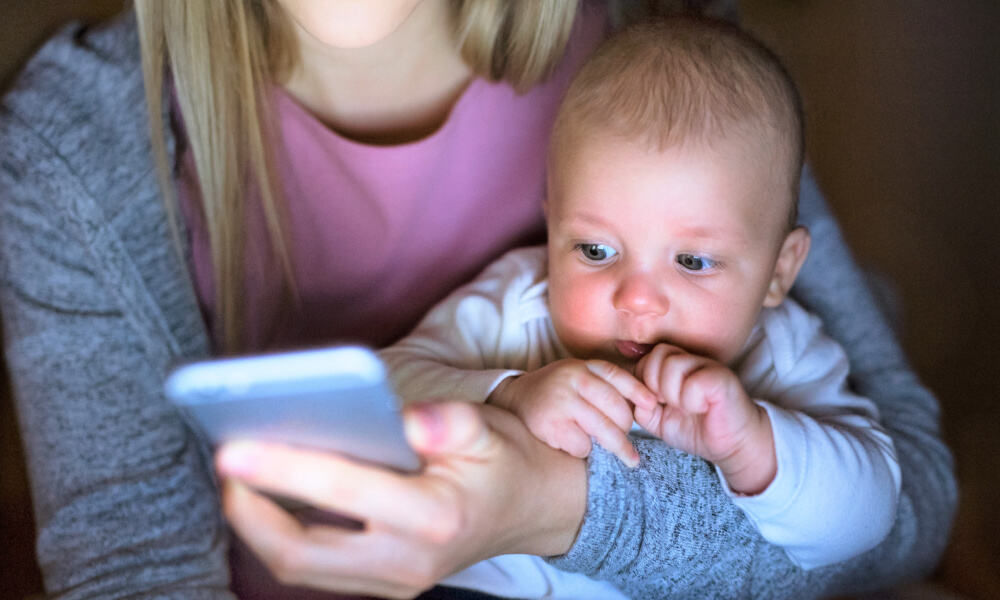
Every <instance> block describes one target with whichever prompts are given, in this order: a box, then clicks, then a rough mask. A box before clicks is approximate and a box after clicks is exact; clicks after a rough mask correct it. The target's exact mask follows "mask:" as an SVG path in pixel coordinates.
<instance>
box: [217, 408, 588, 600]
mask: <svg viewBox="0 0 1000 600" xmlns="http://www.w3.org/2000/svg"><path fill="white" fill-rule="evenodd" d="M404 419H405V424H406V433H407V438H408V440H409V442H410V444H411V446H413V448H414V449H415V450H416V451H417V452H418V453H420V454H421V455H422V456H423V457H424V461H425V468H424V469H423V471H422V472H420V473H418V474H415V475H407V474H399V473H396V472H392V471H388V470H385V469H380V468H378V467H372V466H368V465H363V464H360V463H356V462H353V461H351V460H349V459H346V458H343V457H339V456H335V455H330V454H323V453H318V452H311V451H306V450H300V449H294V448H289V447H285V446H279V445H273V444H262V443H251V442H235V443H230V444H227V445H225V446H223V447H222V448H221V449H220V450H219V452H218V454H217V456H216V462H217V468H218V470H219V473H220V474H221V476H222V477H223V478H224V480H225V483H224V486H223V509H224V511H225V514H226V516H227V517H228V519H229V521H230V523H231V524H232V526H233V527H234V529H235V530H236V532H237V533H238V534H239V536H240V537H241V538H243V540H244V541H245V542H246V543H247V545H248V546H249V547H250V548H251V549H252V550H253V551H254V552H255V553H256V554H257V555H258V556H259V557H260V558H261V560H262V561H263V562H264V563H265V564H266V565H267V566H268V568H269V569H270V570H271V571H272V573H273V574H274V575H275V576H276V577H277V578H278V579H279V580H280V581H282V582H283V583H285V584H288V585H298V586H307V587H312V588H317V589H325V590H331V591H337V592H342V593H363V594H373V595H378V596H384V597H392V598H410V597H413V596H416V595H417V594H419V593H420V592H421V591H423V590H424V589H426V588H429V587H431V586H433V585H434V584H435V582H437V581H438V580H440V579H442V578H444V577H446V576H448V575H450V574H452V573H454V572H456V571H459V570H461V569H462V568H464V567H466V566H468V565H471V564H473V563H475V562H478V561H479V560H482V559H485V558H489V557H491V556H495V555H498V554H507V553H529V554H538V555H543V556H544V555H557V554H563V553H565V552H566V551H567V550H568V549H569V547H570V546H571V544H572V543H573V540H574V539H575V537H576V533H577V530H578V529H579V526H580V523H581V521H582V520H583V514H584V511H585V509H586V494H587V487H586V485H587V484H586V477H587V474H586V465H585V464H584V462H583V461H581V460H579V459H575V458H573V457H571V456H569V455H567V454H565V453H563V452H560V451H557V450H553V449H551V448H549V447H548V446H546V445H545V444H543V443H542V442H540V441H538V440H537V439H535V438H534V436H532V435H531V434H530V433H529V432H528V431H527V430H526V429H525V427H524V425H523V424H522V423H521V422H520V420H519V419H517V417H515V416H513V415H512V414H510V413H508V412H507V411H504V410H501V409H498V408H494V407H490V406H483V405H473V404H466V403H450V402H449V403H440V404H423V405H414V406H411V407H410V408H408V409H407V411H406V413H405V414H404ZM251 488H253V489H251ZM255 490H261V491H263V492H271V493H276V494H280V495H282V496H287V497H290V498H294V499H297V500H301V501H304V502H307V503H309V504H312V505H313V506H316V507H318V508H321V509H324V510H328V511H331V512H334V513H338V514H342V515H345V516H348V517H351V518H354V519H356V520H358V521H361V522H363V523H364V525H365V527H364V529H363V530H361V531H352V530H347V529H339V528H335V527H330V526H326V525H302V524H301V523H299V521H297V520H296V519H295V518H294V517H292V516H291V515H289V514H288V513H287V512H285V511H284V510H282V509H281V508H279V507H278V506H277V505H276V504H275V503H274V502H273V501H272V500H270V499H268V498H267V497H265V496H263V495H261V494H260V493H258V492H257V491H255Z"/></svg>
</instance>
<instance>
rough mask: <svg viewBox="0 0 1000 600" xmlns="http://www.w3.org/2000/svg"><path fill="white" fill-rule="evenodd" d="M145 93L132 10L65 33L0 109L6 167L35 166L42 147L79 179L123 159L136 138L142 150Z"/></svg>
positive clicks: (27, 69)
mask: <svg viewBox="0 0 1000 600" xmlns="http://www.w3.org/2000/svg"><path fill="white" fill-rule="evenodd" d="M144 93H145V92H144V88H143V80H142V68H141V60H140V55H139V39H138V33H137V30H136V23H135V16H134V14H133V13H132V12H131V11H129V12H126V13H123V14H122V15H120V16H119V17H117V18H115V19H113V20H111V21H108V22H107V23H104V24H101V25H97V26H87V25H83V24H81V23H71V24H69V25H66V26H64V27H63V28H62V29H61V30H60V31H59V32H58V33H57V34H56V35H54V36H53V37H52V38H51V39H49V40H48V41H47V42H46V43H45V44H44V45H43V46H42V47H41V48H40V49H39V50H38V52H37V53H36V54H35V55H34V56H33V57H32V58H31V59H29V60H28V62H27V63H26V64H25V65H24V67H23V69H22V70H21V72H20V73H19V74H18V75H17V77H16V78H15V79H14V81H13V84H12V85H11V87H10V88H9V89H8V90H7V92H6V93H5V94H4V97H3V100H2V103H0V137H2V138H3V139H4V144H3V146H4V147H3V148H2V149H0V152H2V154H3V157H4V162H5V165H8V167H9V168H16V167H17V166H19V163H20V162H24V161H26V160H27V161H33V160H39V159H41V158H42V157H40V156H38V153H39V151H40V150H41V149H42V148H47V149H48V150H49V151H50V152H52V153H54V154H57V155H58V156H59V157H60V158H61V159H63V160H65V161H67V163H68V166H70V167H72V168H74V170H76V171H77V172H86V169H87V168H88V167H91V166H96V165H101V164H103V165H109V164H110V163H112V162H113V161H118V160H122V159H123V158H126V157H127V156H129V154H128V151H127V149H128V147H129V145H130V144H134V143H136V139H137V138H143V141H144V142H145V143H148V137H147V134H146V123H145V119H146V109H145V96H144ZM19 140H23V142H21V141H19ZM10 165H13V166H12V167H11V166H10Z"/></svg>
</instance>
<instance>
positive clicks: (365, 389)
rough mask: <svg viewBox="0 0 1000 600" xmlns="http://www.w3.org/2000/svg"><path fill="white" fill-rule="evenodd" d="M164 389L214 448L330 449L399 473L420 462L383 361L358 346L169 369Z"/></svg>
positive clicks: (195, 364) (412, 468)
mask: <svg viewBox="0 0 1000 600" xmlns="http://www.w3.org/2000/svg"><path fill="white" fill-rule="evenodd" d="M164 389H165V391H166V395H167V398H168V399H169V400H170V401H171V402H173V403H174V404H175V405H176V406H178V407H179V408H180V409H181V411H182V412H183V413H184V415H185V417H186V418H187V420H188V421H189V422H190V424H191V425H192V427H193V428H194V429H195V430H196V431H198V432H199V433H201V434H202V435H204V436H205V437H207V439H208V441H209V442H210V443H212V444H214V445H218V444H221V443H223V442H226V441H229V440H233V439H252V440H259V441H265V442H279V443H283V444H288V445H294V446H299V447H304V448H310V449H315V450H323V451H329V452H336V453H340V454H345V455H348V456H350V457H352V458H356V459H359V460H362V461H366V462H370V463H374V464H379V465H383V466H388V467H391V468H393V469H396V470H399V471H406V472H409V471H415V470H418V469H419V468H420V466H421V462H420V458H419V456H418V455H417V454H416V453H415V452H414V451H413V450H412V449H411V448H410V446H409V444H407V443H406V438H405V437H404V435H403V423H402V420H401V418H400V404H399V399H398V397H397V396H396V394H395V393H394V392H393V390H392V387H391V385H390V384H389V381H388V379H387V377H386V370H385V366H384V365H383V364H382V362H381V361H380V360H379V358H378V356H377V355H376V354H375V353H374V352H372V351H371V350H369V349H367V348H364V347H361V346H338V347H331V348H322V349H316V350H302V351H294V352H282V353H275V354H261V355H255V356H246V357H239V358H225V359H216V360H206V361H202V362H196V363H191V364H188V365H184V366H181V367H179V368H177V369H175V370H174V371H173V372H171V374H170V375H169V376H168V377H167V380H166V382H165V384H164Z"/></svg>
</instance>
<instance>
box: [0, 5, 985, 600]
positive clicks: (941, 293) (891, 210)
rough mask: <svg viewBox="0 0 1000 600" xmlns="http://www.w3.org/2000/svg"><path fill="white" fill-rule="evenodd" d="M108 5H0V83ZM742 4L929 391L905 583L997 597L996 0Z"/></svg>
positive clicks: (1, 463) (8, 542) (29, 539)
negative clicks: (950, 454)
mask: <svg viewBox="0 0 1000 600" xmlns="http://www.w3.org/2000/svg"><path fill="white" fill-rule="evenodd" d="M121 5H122V2H121V0H36V1H33V2H29V1H17V0H0V23H3V34H2V36H0V85H2V84H3V83H4V82H8V81H9V79H10V77H11V75H12V73H13V72H14V71H15V69H16V68H17V66H18V65H19V64H21V63H22V62H23V60H24V59H25V58H26V57H27V56H28V54H30V52H31V50H32V49H33V48H35V47H36V46H37V44H38V43H39V42H40V41H41V40H42V39H44V37H45V36H46V35H47V34H48V33H50V32H51V31H52V30H53V27H54V26H55V25H57V24H59V23H62V22H64V21H66V20H67V19H69V18H83V19H96V18H100V17H102V16H104V15H108V14H111V13H113V12H114V11H116V10H117V9H118V8H119V7H120V6H121ZM742 6H743V16H744V23H745V25H746V26H747V27H748V28H750V29H751V30H752V31H754V32H756V33H757V34H758V35H759V36H760V37H761V38H762V39H763V40H764V41H766V42H767V43H768V44H769V45H771V46H772V47H773V48H774V49H775V50H776V51H777V52H778V54H779V55H781V56H782V57H783V59H784V60H785V61H786V63H787V65H788V67H789V69H790V70H791V71H792V74H793V75H794V76H795V77H796V79H797V81H798V83H799V85H800V87H801V89H802V92H803V96H804V98H805V104H806V110H807V124H808V138H809V154H810V160H811V162H812V164H813V165H814V168H815V170H816V173H817V176H818V178H819V179H820V182H821V185H822V187H823V189H824V191H825V192H826V194H827V197H828V198H829V200H830V203H831V205H832V206H833V208H834V211H835V212H836V213H837V215H838V217H839V218H840V220H841V223H842V224H843V227H844V230H845V232H846V235H847V237H848V239H849V241H850V243H851V245H852V247H853V248H854V250H855V253H856V254H857V256H858V258H859V260H860V261H861V262H862V263H863V264H865V265H867V266H870V267H872V268H874V269H876V270H878V271H879V272H881V273H883V274H884V275H886V276H888V277H889V278H890V279H891V281H892V282H893V283H894V285H895V286H896V288H897V290H898V292H899V294H900V297H901V298H902V302H903V313H902V328H903V340H904V343H905V345H906V348H907V351H908V353H909V356H910V357H911V359H912V362H913V364H914V366H915V368H916V369H917V371H918V372H919V373H920V374H921V376H922V378H923V380H924V381H925V382H926V383H927V384H928V385H929V386H930V387H931V388H932V389H933V390H934V391H935V392H936V393H937V395H938V397H939V398H940V400H941V404H942V408H943V424H944V430H945V437H946V439H947V440H948V442H949V444H950V445H951V447H952V448H953V450H954V452H955V456H956V462H957V470H958V475H959V481H960V484H961V488H962V499H961V504H960V507H959V514H958V520H957V522H956V526H955V530H954V534H953V537H952V541H951V544H950V546H949V549H948V552H947V554H946V556H945V559H944V561H943V562H942V564H941V567H940V569H939V570H938V572H937V573H936V574H935V576H934V578H933V581H932V582H931V584H929V585H925V586H921V587H919V588H914V587H908V588H906V590H905V595H906V596H907V597H913V598H916V597H920V598H929V597H941V596H944V595H952V594H953V595H958V596H964V597H966V598H982V599H988V598H1000V570H998V568H997V566H998V564H997V560H998V557H1000V515H998V512H997V510H998V505H1000V497H998V496H1000V462H998V460H997V456H998V455H1000V436H998V434H997V429H998V425H1000V402H998V401H997V398H996V391H997V390H1000V361H998V360H997V354H996V353H995V352H994V347H995V345H996V344H997V343H998V338H1000V314H998V313H1000V283H998V279H1000V250H998V244H996V243H995V240H997V238H998V236H997V232H998V230H1000V206H998V202H1000V160H998V151H1000V113H998V106H1000V102H998V100H1000V95H998V90H1000V68H998V59H1000V43H998V39H1000V9H998V5H997V3H996V2H995V0H978V1H977V0H961V1H956V2H935V1H932V0H886V1H884V2H878V3H872V2H863V1H861V0H842V1H838V2H819V1H810V0H798V1H793V0H785V1H774V0H772V1H767V0H743V1H742ZM0 308H2V307H0ZM0 383H2V384H5V383H6V380H5V379H4V380H3V381H2V382H0ZM0 395H2V415H0V435H2V438H0V439H2V454H0V573H2V575H0V597H3V598H8V597H10V598H19V597H23V596H28V595H32V594H35V593H38V591H39V590H40V589H41V584H40V577H39V575H38V571H37V568H36V567H35V564H34V559H33V554H32V553H33V526H32V522H31V513H30V509H29V508H28V506H29V499H28V491H27V484H26V481H25V474H24V468H23V465H22V455H21V450H20V445H19V441H18V439H17V429H16V426H15V423H14V415H13V411H12V408H11V405H10V401H9V399H8V398H7V393H6V386H5V385H3V392H2V393H0Z"/></svg>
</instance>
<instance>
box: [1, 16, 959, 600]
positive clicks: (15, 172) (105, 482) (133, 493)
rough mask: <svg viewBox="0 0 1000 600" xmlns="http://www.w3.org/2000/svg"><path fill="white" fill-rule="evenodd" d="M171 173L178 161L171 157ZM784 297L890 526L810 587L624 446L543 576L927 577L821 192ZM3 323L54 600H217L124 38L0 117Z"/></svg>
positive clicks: (189, 299)
mask: <svg viewBox="0 0 1000 600" xmlns="http://www.w3.org/2000/svg"><path fill="white" fill-rule="evenodd" d="M170 145H171V152H172V141H171V143H170ZM801 215H802V220H803V222H804V223H805V224H806V225H808V226H809V228H810V229H811V231H812V235H813V249H812V251H811V253H810V257H809V259H808V261H807V263H806V266H805V268H804V269H803V272H802V274H801V276H800V279H799V282H798V283H797V285H796V288H795V290H794V293H795V294H796V297H797V298H798V299H799V300H800V301H801V302H802V303H803V304H804V305H806V306H808V307H809V308H810V309H811V310H813V311H814V312H816V313H817V314H819V315H820V316H821V317H822V318H823V320H824V322H825V324H826V326H827V329H828V331H829V333H830V334H831V335H832V336H833V337H835V338H836V339H837V340H838V341H839V342H840V343H841V344H843V346H844V347H845V349H846V350H847V353H848V355H849V357H850V362H851V371H852V383H853V385H854V386H855V387H856V388H857V389H858V391H859V392H860V393H861V394H863V395H865V396H867V397H869V398H871V399H872V400H874V401H875V402H876V403H877V405H878V408H879V410H880V412H881V418H882V420H883V423H884V426H885V428H886V430H887V431H888V432H889V434H890V435H891V436H892V437H893V440H894V442H895V446H896V451H897V452H898V454H899V459H900V463H901V466H902V472H903V487H902V494H901V499H900V503H899V509H898V516H897V519H896V523H895V525H894V527H893V529H892V531H891V533H890V534H889V536H888V538H886V539H885V540H884V541H883V542H882V543H881V544H880V545H879V546H877V547H876V548H874V549H872V550H871V551H869V552H867V553H865V554H863V555H861V556H859V557H856V558H855V559H852V560H850V561H848V562H845V563H841V564H837V565H833V566H830V567H825V568H822V569H817V570H813V571H808V572H807V571H803V570H801V569H799V568H797V567H795V566H794V565H793V564H792V563H791V562H790V561H789V560H788V559H787V558H786V557H785V555H784V554H783V553H782V551H781V550H780V549H779V548H776V547H774V546H771V545H769V544H767V543H766V542H764V541H763V540H762V539H761V537H760V535H759V534H758V533H757V532H756V530H755V529H754V527H753V526H752V525H751V524H750V523H749V522H748V521H747V519H746V518H745V517H744V515H743V513H741V512H740V511H739V510H738V509H737V508H736V507H735V506H733V504H732V502H730V501H729V499H728V498H727V497H726V496H725V495H724V494H723V492H722V490H721V489H720V488H719V483H718V478H717V476H716V475H715V473H714V471H713V470H712V468H711V467H710V465H708V464H707V463H705V462H704V461H702V460H700V459H698V458H696V457H692V456H690V455H687V454H684V453H681V452H678V451H675V450H673V449H671V448H669V447H667V446H666V445H664V444H663V443H658V442H655V441H651V440H639V441H638V444H639V450H640V452H641V453H642V455H643V461H642V464H643V466H642V467H641V468H638V469H635V470H629V469H627V468H625V467H623V466H622V464H621V463H620V462H619V461H617V460H615V459H614V457H612V456H611V455H609V454H607V453H605V452H603V451H602V450H600V449H597V450H596V451H595V452H594V453H593V455H592V456H591V458H590V460H589V492H588V505H587V513H586V517H585V519H584V522H583V525H582V529H581V531H580V533H579V536H578V539H577V540H576V542H575V544H574V545H573V547H572V549H571V550H570V551H569V553H568V554H566V555H565V556H562V557H556V558H553V559H552V560H553V562H554V564H556V565H557V566H559V567H561V568H563V569H567V570H573V571H580V572H583V573H586V574H588V575H591V576H594V577H599V578H603V579H608V580H611V581H613V582H614V583H616V584H617V585H619V586H620V587H621V588H622V589H623V590H625V591H626V592H628V593H629V594H631V595H632V596H633V597H635V598H640V599H642V598H809V597H819V596H824V595H831V594H844V593H850V592H854V591H860V590H870V589H875V588H880V587H885V586H889V585H894V584H896V583H898V582H900V581H904V580H908V579H916V578H920V577H922V576H925V575H926V574H927V573H928V572H929V571H930V570H931V569H932V568H933V567H934V565H935V564H936V562H937V561H938V559H939V558H940V555H941V553H942V551H943V549H944V547H945V545H946V542H947V538H948V533H949V529H950V526H951V522H952V517H953V513H954V510H955V506H956V501H957V491H956V483H955V478H954V473H953V465H952V460H951V455H950V453H949V452H948V450H947V448H946V447H945V446H944V444H943V443H942V441H941V438H940V432H939V429H938V405H937V402H936V401H935V399H934V397H933V396H932V395H931V394H930V393H929V392H928V390H927V389H925V388H924V387H923V386H922V385H921V383H920V382H919V381H918V379H917V377H916V376H915V374H914V373H913V371H912V370H911V369H910V367H909V366H908V365H907V363H906V361H905V358H904V356H903V354H902V352H901V350H900V347H899V345H898V343H897V342H896V341H895V339H894V336H893V332H892V331H891V329H890V328H889V326H888V325H887V322H886V319H885V318H884V316H883V315H882V314H881V312H880V310H879V307H878V306H877V304H876V303H875V301H874V299H873V297H872V295H871V293H870V292H869V290H868V288H867V287H866V285H865V282H864V280H863V277H862V274H861V272H860V271H859V270H858V268H857V266H856V265H855V263H854V261H853V259H852V258H851V255H850V253H849V251H848V249H847V247H846V246H845V244H844V241H843V239H842V237H841V234H840V231H839V229H838V227H837V225H836V223H835V221H834V219H833V217H832V216H831V214H830V213H829V210H828V208H827V206H826V205H825V203H824V201H823V199H822V197H821V196H820V194H819V192H818V190H817V188H816V185H815V183H814V182H813V181H812V179H811V178H810V177H809V176H808V174H807V176H806V177H805V178H804V180H803V188H802V202H801ZM0 311H2V314H3V327H4V338H5V339H4V343H5V354H6V359H7V362H8V368H9V371H10V375H11V381H12V387H13V392H14V396H15V400H16V406H17V412H18V419H19V423H20V428H21V433H22V436H23V440H24V444H25V448H26V455H27V460H28V469H29V474H30V479H31V485H32V494H33V499H34V504H35V514H36V520H37V525H38V542H37V551H38V560H39V563H40V565H41V568H42V571H43V574H44V580H45V586H46V589H47V591H48V593H49V594H51V595H52V596H58V597H65V598H123V597H163V598H202V597H204V598H222V597H229V596H230V592H229V591H228V568H227V564H226V550H227V547H228V543H229V541H228V533H227V530H226V527H225V525H224V522H223V520H222V517H221V513H220V509H219V505H218V500H217V490H216V486H215V482H214V480H213V476H212V474H211V469H210V461H209V456H208V455H207V453H206V451H205V449H204V448H203V447H201V446H200V445H199V443H198V442H197V440H196V438H195V437H194V436H193V435H192V434H191V433H189V431H188V430H187V429H186V428H185V426H184V424H183V421H182V420H181V418H180V416H179V415H178V414H177V413H176V412H175V410H174V409H173V408H172V407H171V406H170V405H169V404H168V403H167V401H166V400H165V399H164V397H163V395H162V392H161V386H162V382H163V379H164V376H165V374H166V373H167V371H168V370H169V368H170V367H171V366H172V365H174V364H176V363H177V362H180V361H183V360H189V359H192V358H198V357H204V356H206V355H208V354H209V342H208V335H207V333H206V329H205V324H204V322H203V320H202V318H201V315H200V312H199V309H198V305H197V302H196V300H195V295H194V292H193V288H192V283H191V278H190V276H189V273H188V270H187V267H186V265H185V261H184V260H183V259H182V258H181V257H179V256H178V253H177V252H176V250H175V246H174V244H173V242H172V238H171V235H170V227H169V223H168V220H167V213H166V211H165V210H164V207H163V202H162V199H161V195H160V190H159V188H158V186H157V177H156V170H155V168H154V165H153V160H152V153H151V149H150V145H149V139H148V134H147V125H146V109H145V103H144V97H143V85H142V76H141V70H140V63H139V51H138V39H137V35H136V31H135V22H134V19H133V18H132V17H130V16H126V17H124V18H121V19H118V20H117V21H115V22H113V23H111V24H109V25H107V26H104V27H101V28H93V29H87V28H84V27H82V26H78V25H74V26H70V27H67V28H65V29H64V30H63V31H62V32H61V33H60V34H59V35H57V36H56V37H55V38H54V39H53V40H51V41H50V42H49V43H48V44H46V45H45V46H44V47H43V48H42V49H41V50H40V52H39V53H38V54H37V55H36V56H35V58H34V59H32V61H31V62H30V63H29V64H28V66H27V67H26V69H25V70H24V72H23V73H22V74H21V75H20V77H19V78H18V79H17V80H16V82H15V84H14V86H13V88H12V89H11V91H10V92H9V93H8V94H7V95H6V96H5V98H4V99H3V102H2V105H0Z"/></svg>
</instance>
